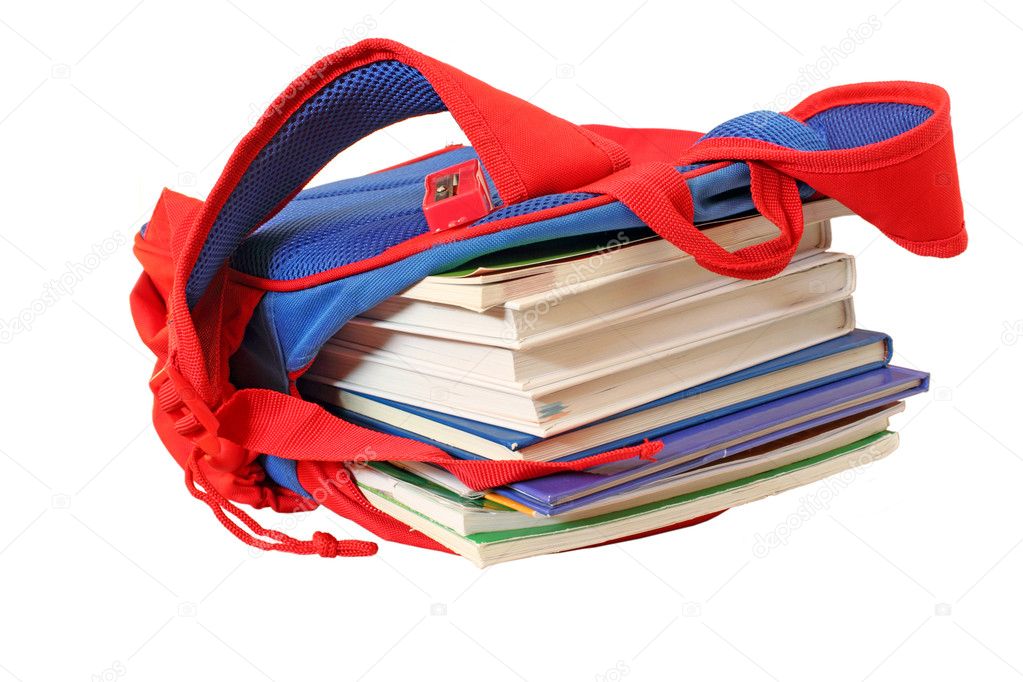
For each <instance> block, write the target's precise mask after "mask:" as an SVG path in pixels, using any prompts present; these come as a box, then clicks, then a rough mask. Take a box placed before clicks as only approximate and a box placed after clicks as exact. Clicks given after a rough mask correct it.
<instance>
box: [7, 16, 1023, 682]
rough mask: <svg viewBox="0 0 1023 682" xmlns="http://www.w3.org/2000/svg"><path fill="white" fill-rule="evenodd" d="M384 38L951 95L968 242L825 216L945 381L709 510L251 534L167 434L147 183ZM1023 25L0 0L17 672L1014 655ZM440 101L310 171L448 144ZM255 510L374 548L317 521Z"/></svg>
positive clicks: (497, 54) (726, 90) (635, 104)
mask: <svg viewBox="0 0 1023 682" xmlns="http://www.w3.org/2000/svg"><path fill="white" fill-rule="evenodd" d="M893 3H894V4H893ZM864 27H866V28H864ZM850 31H852V32H853V34H854V35H858V36H859V37H858V38H857V39H855V40H853V39H849V35H850ZM369 35H372V36H381V37H392V38H395V39H397V40H400V41H402V42H405V43H407V44H410V45H411V46H413V47H416V48H418V49H419V50H421V51H424V52H426V53H427V54H431V55H434V56H436V57H438V58H440V59H442V60H444V61H448V62H450V63H453V64H455V65H457V66H459V67H461V68H463V69H465V70H467V71H469V72H470V73H472V74H474V75H476V76H479V77H481V78H483V79H484V80H488V81H490V82H492V83H494V84H495V85H497V86H498V87H501V88H503V89H506V90H509V91H511V92H513V93H515V94H518V95H520V96H523V97H528V98H531V99H532V100H533V101H534V102H535V103H537V104H539V105H540V106H542V107H545V108H547V109H550V110H552V111H554V112H556V113H558V114H560V115H562V116H564V117H566V118H568V119H570V120H574V121H579V122H594V123H610V124H618V125H631V126H663V127H688V128H692V129H697V130H706V129H709V128H710V127H712V126H713V125H715V124H717V123H718V122H720V121H722V120H725V119H727V118H731V117H732V116H735V115H738V114H740V113H743V112H746V111H749V110H752V109H756V108H762V107H770V108H780V109H784V108H787V107H788V106H790V105H791V104H792V103H794V101H796V100H797V99H799V98H801V97H803V96H805V95H806V94H808V93H809V92H812V91H815V90H818V89H820V88H823V87H826V86H829V85H835V84H840V83H847V82H855V81H861V80H881V79H893V78H904V79H915V80H925V81H931V82H936V83H939V84H941V85H943V86H944V87H946V88H947V89H948V90H949V91H950V92H951V95H952V103H953V124H954V127H955V135H956V142H957V148H958V155H959V162H960V177H961V181H962V190H963V195H964V199H965V202H966V216H967V225H968V228H969V230H970V247H969V250H968V251H967V252H966V254H965V255H963V256H961V257H959V258H957V259H955V260H951V261H938V260H933V259H923V258H918V257H914V256H912V255H911V254H909V253H908V252H906V251H903V250H901V249H900V248H898V247H897V246H895V245H894V244H893V243H891V242H889V241H887V240H886V239H884V238H883V237H880V236H879V233H877V231H876V230H875V229H874V228H872V227H870V226H869V225H867V224H866V223H864V222H862V221H860V220H859V219H856V218H846V219H842V220H840V221H837V222H836V225H835V228H836V230H835V247H836V249H837V250H842V251H847V252H849V253H853V254H856V255H857V258H858V267H859V275H860V286H859V290H858V292H857V298H856V300H857V308H858V314H859V320H860V325H861V326H863V327H866V328H870V329H880V330H884V331H888V332H890V333H892V334H893V335H894V337H895V339H896V349H897V358H896V359H897V362H899V363H901V364H904V365H907V366H910V367H914V368H920V369H926V370H929V371H931V372H932V373H933V386H934V388H933V390H932V391H931V393H930V394H928V395H926V396H921V397H918V398H915V399H914V400H912V401H911V403H910V406H909V409H908V411H907V413H906V414H905V415H904V416H902V417H901V418H900V419H899V420H898V422H897V423H896V427H897V428H898V430H899V431H900V432H901V434H902V437H903V446H902V448H901V449H900V450H899V451H898V452H896V453H895V454H894V455H893V456H891V457H890V458H889V459H888V460H886V461H883V462H881V463H878V464H876V465H874V466H872V467H869V468H867V469H866V470H864V471H863V472H862V473H860V474H859V475H858V476H856V477H855V478H854V479H853V480H851V481H845V482H844V483H843V484H842V485H835V484H834V483H831V484H829V483H821V484H818V485H815V486H810V487H809V488H806V489H801V490H797V491H792V492H789V493H787V494H783V495H779V496H777V497H774V498H772V499H769V500H767V501H764V502H761V503H758V504H755V505H751V506H748V507H745V508H741V509H735V510H732V511H729V512H728V513H726V514H725V515H724V516H722V517H721V518H719V519H717V520H715V521H713V522H711V523H708V524H705V525H702V526H699V527H697V528H694V529H691V530H686V531H682V532H676V533H671V534H667V535H662V536H659V537H654V538H650V539H646V540H641V541H637V542H632V543H628V544H624V545H617V546H611V547H607V548H602V549H594V550H588V551H584V552H575V553H570V554H567V555H563V556H548V557H543V558H538V559H531V560H526V561H521V562H517V563H512V564H506V565H500V566H496V567H494V568H491V569H488V570H485V571H479V570H477V569H476V568H474V567H473V566H472V565H470V564H469V563H468V562H466V561H464V560H462V559H460V558H457V557H451V556H445V555H442V554H437V553H432V552H428V551H424V550H418V549H413V548H407V547H403V546H397V545H384V546H383V547H382V549H381V551H380V554H379V555H378V556H376V557H374V558H367V559H358V560H356V559H335V560H332V561H328V560H323V559H318V558H310V557H293V556H285V555H277V554H274V555H262V556H259V555H253V554H252V553H250V552H249V551H248V550H247V548H246V547H245V546H243V545H242V544H240V543H239V542H237V541H236V540H235V539H234V538H232V537H231V536H230V535H228V533H227V532H226V531H224V530H223V529H222V528H221V527H220V525H219V524H218V523H217V522H216V521H215V520H214V519H213V517H212V516H211V515H210V513H209V511H208V510H207V509H206V508H205V507H204V506H202V505H200V504H199V503H198V502H196V501H194V500H192V499H191V498H190V497H189V496H188V494H187V492H186V491H185V489H184V486H183V484H182V480H181V479H182V474H181V471H180V470H179V469H178V467H177V465H176V464H175V463H174V462H173V461H172V459H171V457H170V456H169V455H168V454H167V453H166V452H165V451H164V450H163V448H162V447H161V445H160V444H159V442H158V440H157V438H156V436H155V434H154V432H153V430H152V429H151V427H150V424H149V409H150V395H149V393H148V390H147V388H146V379H147V378H148V376H149V373H150V370H151V366H152V359H151V357H150V355H149V353H148V352H147V351H146V349H145V348H144V347H143V346H142V344H141V343H140V342H139V341H138V339H137V337H136V335H135V332H134V328H133V325H132V322H131V319H130V316H129V312H128V300H127V298H128V292H129V290H130V288H131V286H132V284H133V282H134V280H135V278H136V277H137V274H138V271H139V267H138V265H137V263H136V262H135V260H134V258H133V256H132V254H131V250H130V246H129V244H130V239H131V236H132V235H133V233H134V231H136V230H137V229H138V228H139V227H140V226H141V224H142V223H143V222H144V221H145V220H146V219H147V218H148V215H149V212H150V211H151V210H152V206H153V204H154V203H155V201H156V198H157V195H158V192H159V190H160V188H161V187H163V186H169V187H173V188H176V189H178V190H180V191H184V192H186V193H191V194H194V195H196V196H200V197H202V196H204V195H205V194H206V192H207V191H208V189H209V188H210V186H211V185H212V183H213V182H214V180H215V179H216V176H217V174H218V173H219V170H220V168H221V166H222V164H223V162H224V161H225V159H226V158H227V155H228V153H229V152H230V150H231V149H232V148H233V146H234V144H235V143H236V142H237V140H238V138H239V137H240V136H241V134H242V133H244V132H245V130H246V129H247V128H248V127H249V126H250V125H251V124H252V122H254V120H255V118H256V116H257V115H258V114H259V113H260V112H261V111H262V109H263V108H265V106H266V105H267V104H268V103H269V102H270V101H271V99H272V98H273V97H274V96H275V95H276V94H277V93H278V92H279V91H280V90H281V89H282V88H283V87H284V86H285V85H286V84H287V83H288V82H289V81H290V80H291V79H292V78H293V77H294V76H296V75H297V74H298V73H299V72H300V71H302V70H303V69H304V68H305V67H306V66H307V65H308V64H310V63H312V62H313V61H314V60H316V59H317V58H318V57H320V56H322V55H324V54H326V53H327V52H329V51H332V50H333V49H335V48H337V47H341V46H343V45H345V44H347V43H348V42H351V41H354V40H356V39H358V38H361V37H365V36H369ZM864 35H866V37H864ZM1021 46H1023V8H1021V7H1020V6H1019V5H1017V4H1015V3H1012V2H1010V1H1009V0H991V2H972V3H962V4H957V5H956V6H955V7H954V8H953V7H948V8H943V7H942V5H941V4H940V3H933V2H924V1H923V0H900V1H899V2H894V0H879V1H877V2H866V3H844V5H843V6H842V7H834V8H832V9H828V8H827V7H826V6H825V4H824V3H820V2H800V3H778V4H776V5H769V4H767V3H757V2H754V0H740V1H739V2H721V3H711V2H700V3H691V4H686V3H680V2H668V1H667V0H660V1H659V0H649V1H648V2H635V1H633V0H626V1H625V2H615V3H595V2H590V3H579V4H578V5H576V6H575V7H569V6H568V3H553V2H515V3H498V2H497V1H496V0H487V2H479V1H478V0H462V1H461V2H457V1H456V2H439V3H438V2H432V3H418V2H413V0H393V1H392V0H366V1H365V2H337V1H336V0H335V1H333V2H323V3H315V4H313V3H309V4H302V3H297V2H289V3H280V2H248V1H243V0H213V1H211V2H198V1H193V2H174V3H170V2H167V3H160V2H156V1H155V0H146V1H144V2H138V3H137V4H136V0H125V1H123V2H107V3H73V2H66V3H57V4H56V6H53V7H44V6H43V3H18V5H17V6H16V7H15V6H13V5H12V4H6V5H5V6H4V8H3V9H2V10H0V59H2V61H3V64H4V67H3V71H2V73H3V81H4V82H3V88H2V89H0V187H2V188H3V190H2V192H3V194H2V197H3V218H2V222H0V258H2V268H0V277H2V284H0V320H2V321H3V322H4V323H5V324H7V323H9V322H10V321H11V320H13V319H16V318H19V317H21V318H22V319H23V320H24V321H27V322H28V326H29V327H30V329H29V330H27V331H21V332H17V333H12V332H11V331H10V329H9V328H8V327H6V326H5V327H4V338H3V341H4V343H3V345H2V346H0V353H2V354H0V372H2V377H3V383H4V390H3V392H2V396H3V397H2V404H0V412H2V414H3V428H2V430H0V481H2V482H3V502H2V503H0V504H2V512H0V614H2V616H0V680H24V681H26V682H28V681H30V680H76V679H77V680H86V679H102V680H113V679H120V678H122V677H123V678H127V679H129V680H133V679H138V680H170V679H218V678H228V679H263V678H266V679H272V680H280V681H283V680H311V679H366V680H384V679H396V678H398V677H399V676H402V677H413V676H415V677H417V678H426V679H432V678H442V677H443V678H460V679H465V678H469V677H485V678H486V679H490V680H495V681H496V680H515V679H527V680H551V679H589V680H619V679H628V680H631V679H636V680H646V679H664V678H666V677H683V676H685V677H693V678H700V679H751V680H754V679H769V678H773V679H778V680H799V679H815V680H816V679H821V678H824V679H842V680H844V679H850V680H861V679H867V678H869V679H872V680H898V679H906V678H914V679H920V678H924V677H930V678H945V679H951V678H964V677H966V676H971V677H976V678H980V679H1015V678H1017V677H1021V676H1023V672H1021V671H1023V648H1021V647H1020V642H1021V641H1023V639H1021V635H1023V626H1021V615H1020V613H1021V598H1023V587H1021V584H1023V581H1021V580H1020V579H1019V576H1020V574H1021V572H1023V548H1021V547H1020V543H1021V541H1023V496H1021V495H1020V487H1021V486H1020V484H1021V483H1023V461H1021V454H1023V430H1021V426H1020V424H1021V421H1023V417H1021V411H1020V407H1021V405H1020V388H1019V385H1020V381H1021V379H1023V372H1021V370H1023V301H1021V297H1020V293H1021V291H1020V280H1019V274H1018V272H1019V267H1020V262H1021V260H1023V243H1021V239H1023V237H1021V234H1020V232H1019V230H1018V227H1017V225H1018V219H1017V216H1018V215H1019V210H1020V209H1019V201H1020V198H1021V192H1020V189H1019V183H1020V180H1019V163H1020V158H1019V157H1020V154H1021V152H1023V148H1021V141H1023V120H1020V119H1021V117H1023V116H1021V115H1023V92H1021V89H1020V88H1018V87H1016V85H1017V84H1018V79H1019V72H1020V67H1021V66H1023V63H1021V62H1023V60H1021ZM825 71H826V73H825ZM433 118H434V119H436V120H424V121H417V122H415V123H412V124H407V125H402V126H398V127H396V128H394V129H393V130H390V131H388V132H386V133H382V134H379V135H377V136H375V137H374V138H372V139H370V140H368V141H366V142H363V143H360V144H359V145H357V146H356V147H355V148H353V149H352V150H350V152H349V153H347V154H345V155H344V158H343V159H341V160H339V161H338V162H336V163H335V164H334V165H333V166H331V167H330V168H328V170H327V171H326V173H325V175H326V176H328V177H330V178H335V177H345V176H348V175H351V174H354V173H360V172H364V171H368V170H372V169H373V168H376V167H383V166H386V165H390V164H392V163H395V162H399V161H401V160H404V159H406V158H409V157H411V156H413V155H418V154H421V153H424V152H427V151H430V150H432V149H435V148H437V147H440V146H442V145H443V144H445V143H446V142H449V141H451V140H456V139H458V134H457V131H456V130H455V129H454V128H453V126H452V124H451V123H450V120H449V119H447V118H446V116H445V117H433ZM54 281H57V282H63V288H60V289H55V288H54V285H53V284H52V282H54ZM48 283H49V284H48ZM55 290H56V291H57V292H58V293H57V294H56V295H54V294H53V292H54V291H55ZM47 292H49V293H47ZM806 508H811V509H812V511H810V512H809V513H801V512H803V511H804V510H805V509H806ZM260 518H261V519H262V520H263V521H264V522H266V523H272V524H275V525H276V526H277V527H282V528H286V529H290V531H292V532H293V533H294V534H296V535H298V536H300V537H308V536H309V534H311V533H312V531H314V530H316V529H320V528H322V529H324V530H328V531H330V532H332V533H335V534H337V535H339V536H342V537H343V536H354V537H359V538H365V537H367V535H368V534H367V533H366V532H364V531H363V530H362V529H361V528H358V527H356V526H354V525H353V524H350V523H348V522H346V521H340V520H337V519H335V518H331V517H330V515H329V514H326V513H321V512H315V513H313V514H310V515H306V517H305V518H289V517H275V516H274V515H272V514H260ZM779 531H782V532H784V533H785V542H784V544H783V545H781V546H780V547H777V548H775V549H773V550H771V551H769V552H767V553H766V556H761V554H763V553H762V552H759V553H758V552H757V550H756V548H757V546H758V543H759V542H760V541H761V539H763V538H768V537H770V536H771V534H772V533H778V532H779Z"/></svg>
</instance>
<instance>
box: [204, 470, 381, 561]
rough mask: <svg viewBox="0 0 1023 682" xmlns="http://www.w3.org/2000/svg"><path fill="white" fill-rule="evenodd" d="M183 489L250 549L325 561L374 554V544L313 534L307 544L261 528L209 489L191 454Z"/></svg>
mask: <svg viewBox="0 0 1023 682" xmlns="http://www.w3.org/2000/svg"><path fill="white" fill-rule="evenodd" d="M196 481H198V483H199V485H200V486H202V490H200V489H199V488H197V487H196V485H195V483H196ZM185 485H186V486H188V492H190V493H192V497H194V498H196V499H197V500H201V501H202V502H205V503H206V505H207V506H208V507H209V508H210V509H211V510H212V511H213V515H214V516H216V517H217V520H218V521H220V523H221V525H223V526H224V528H226V529H227V530H229V531H231V534H232V535H234V536H235V537H236V538H238V539H239V540H241V541H242V542H244V543H245V544H247V545H250V546H252V547H257V548H259V549H263V550H267V551H278V552H287V553H289V554H319V555H320V556H322V557H325V558H328V559H330V558H333V557H336V556H345V557H357V556H372V555H373V554H376V553H377V544H376V543H375V542H367V541H365V540H338V539H337V538H335V537H334V536H333V535H331V534H330V533H324V532H322V531H316V532H315V533H313V537H312V539H311V540H296V539H295V538H293V537H291V536H290V535H286V534H284V533H281V532H280V531H276V530H271V529H269V528H263V527H262V526H261V525H259V524H258V523H257V522H256V520H255V519H253V518H252V517H251V516H249V515H248V514H246V513H245V512H243V511H242V510H241V509H239V508H238V507H236V506H235V505H234V504H232V503H231V501H230V500H228V499H227V498H225V497H224V496H223V495H221V494H220V493H219V492H217V489H216V488H214V487H213V486H212V485H210V482H209V479H207V478H206V474H204V473H203V471H202V468H201V467H200V466H199V460H198V459H197V458H196V455H195V453H193V454H192V456H191V457H190V458H189V460H188V463H187V465H186V466H185ZM225 510H226V512H227V513H230V514H231V516H233V517H235V518H236V519H238V520H239V521H241V522H242V523H243V524H245V526H246V527H247V528H248V529H249V531H251V533H250V532H247V531H246V530H245V529H244V528H242V527H241V526H239V525H238V524H237V523H235V522H234V520H232V519H231V518H230V517H229V516H228V515H227V513H225ZM258 536H262V537H263V538H269V539H271V540H275V542H267V541H266V540H263V539H260V537H258Z"/></svg>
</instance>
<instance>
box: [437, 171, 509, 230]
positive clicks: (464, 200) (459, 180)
mask: <svg viewBox="0 0 1023 682" xmlns="http://www.w3.org/2000/svg"><path fill="white" fill-rule="evenodd" d="M493 208H494V203H493V202H492V201H491V200H490V188H489V187H488V186H487V181H486V179H485V178H484V177H483V169H482V168H481V167H480V162H479V161H476V160H475V159H474V160H472V161H466V162H465V163H460V164H458V165H457V166H451V167H450V168H445V169H444V170H440V171H437V172H436V173H431V174H430V175H427V176H426V195H425V196H424V197H423V215H425V216H426V224H427V225H428V226H429V228H430V232H440V231H441V230H449V229H451V228H452V227H460V226H462V225H468V224H469V223H471V222H475V221H476V220H479V219H480V218H482V217H483V216H485V215H487V214H488V213H490V211H491V210H492V209H493Z"/></svg>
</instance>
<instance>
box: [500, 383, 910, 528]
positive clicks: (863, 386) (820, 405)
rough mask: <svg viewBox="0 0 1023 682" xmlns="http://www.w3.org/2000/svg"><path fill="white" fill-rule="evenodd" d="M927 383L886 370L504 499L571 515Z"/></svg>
mask: <svg viewBox="0 0 1023 682" xmlns="http://www.w3.org/2000/svg"><path fill="white" fill-rule="evenodd" d="M929 378H930V377H929V375H928V374H927V373H926V372H918V371H915V370H910V369H904V368H902V367H884V368H881V369H877V370H874V371H871V372H867V373H865V374H859V375H856V376H853V377H849V378H847V379H842V380H841V381H837V382H834V383H831V384H826V385H824V386H820V387H818V388H814V389H811V390H808V391H803V392H801V393H797V394H795V395H791V396H788V397H786V398H781V399H778V400H773V401H771V402H769V403H764V404H763V405H759V406H757V407H751V408H749V409H746V410H742V411H741V412H736V413H734V414H731V415H728V416H724V417H718V418H716V419H712V420H710V421H706V422H703V423H702V424H698V425H696V426H692V427H689V428H685V429H681V430H679V431H675V432H673V433H669V434H666V435H665V436H662V437H661V438H660V440H661V442H662V443H663V444H664V447H663V448H662V449H661V451H660V452H659V453H657V457H656V461H654V462H649V463H647V462H633V463H627V464H624V465H623V464H619V463H616V464H615V465H609V466H605V467H598V468H596V469H590V470H587V471H572V472H563V473H557V474H552V475H550V476H544V477H543V478H536V479H533V480H530V481H522V482H520V483H514V484H512V485H510V486H508V487H507V488H504V489H501V490H499V492H501V493H503V494H504V495H506V496H508V497H510V498H511V499H513V500H515V501H517V502H520V503H522V504H525V505H526V506H528V507H530V508H532V509H534V510H536V511H538V512H540V513H542V514H553V513H558V512H564V511H568V510H571V509H575V508H578V507H581V506H584V505H586V504H590V503H592V502H593V501H594V499H599V498H600V496H601V495H605V496H606V495H607V494H620V493H621V492H623V491H625V490H630V489H633V488H637V487H642V486H644V485H648V484H650V483H652V482H654V481H657V480H661V479H664V478H665V477H668V476H675V475H678V474H681V473H684V472H686V471H689V470H692V469H696V468H698V467H706V466H707V465H710V464H712V463H714V462H716V461H719V460H722V459H725V458H727V457H733V456H736V455H739V454H741V453H743V452H745V451H747V450H752V449H755V448H758V447H762V446H764V445H765V444H767V443H771V442H774V441H779V440H783V439H785V438H789V437H792V436H796V435H798V434H800V433H801V432H805V431H808V430H812V429H816V428H819V427H821V426H822V425H826V424H829V423H832V422H836V421H841V420H843V419H848V418H852V417H855V416H857V415H860V414H862V413H864V412H868V411H870V410H875V409H878V408H881V407H884V406H888V405H891V404H892V403H894V402H897V401H901V400H905V399H906V398H908V397H910V396H912V395H916V394H918V393H922V392H924V391H926V390H927V388H928V382H929ZM630 464H631V465H630ZM625 466H628V468H625Z"/></svg>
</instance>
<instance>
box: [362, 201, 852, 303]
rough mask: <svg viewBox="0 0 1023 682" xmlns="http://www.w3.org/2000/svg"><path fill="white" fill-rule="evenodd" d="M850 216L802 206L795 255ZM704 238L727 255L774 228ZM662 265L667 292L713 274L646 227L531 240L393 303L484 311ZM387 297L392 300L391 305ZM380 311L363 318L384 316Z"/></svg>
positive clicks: (748, 226) (756, 220)
mask: <svg viewBox="0 0 1023 682" xmlns="http://www.w3.org/2000/svg"><path fill="white" fill-rule="evenodd" d="M849 214H850V211H849V210H848V209H847V208H845V207H844V206H842V205H841V204H840V203H839V202H837V201H835V200H834V199H822V200H819V201H814V202H810V203H807V204H805V205H804V206H803V216H804V217H803V221H804V225H805V226H806V228H805V229H804V236H803V239H802V240H801V241H800V245H799V249H798V251H799V252H803V253H805V252H807V251H809V250H812V249H825V248H827V247H828V245H829V242H830V229H829V228H828V225H827V221H828V219H830V218H834V217H838V216H842V215H849ZM701 228H702V229H703V231H704V233H705V234H706V235H707V236H708V237H710V238H711V239H712V240H714V241H715V242H717V243H718V244H719V245H721V246H722V247H723V248H725V249H727V250H729V251H735V250H737V249H741V248H744V247H747V246H752V245H754V244H759V243H761V242H764V241H767V240H768V239H771V238H772V237H774V236H776V235H777V232H778V229H777V228H776V227H775V226H774V225H773V224H772V223H771V222H770V221H769V220H767V219H766V218H764V217H763V216H761V215H754V216H750V217H747V218H739V219H736V220H729V221H723V222H720V223H718V224H707V225H702V226H701ZM658 265H667V266H668V270H669V272H670V276H671V277H672V278H674V281H675V283H676V284H675V288H676V289H678V288H682V286H696V285H698V284H699V282H701V281H710V280H711V279H712V278H714V277H716V276H715V275H714V274H713V273H710V272H709V271H707V270H704V269H703V268H701V267H699V266H698V265H696V262H695V260H694V259H693V257H692V256H691V255H689V254H687V253H685V252H684V251H681V250H679V249H678V248H677V247H676V246H674V245H673V244H671V243H670V242H667V241H665V240H663V239H660V238H658V237H655V236H652V232H650V231H649V230H645V229H641V230H629V231H623V232H616V233H614V234H600V235H591V236H586V237H573V238H569V239H559V240H551V241H548V242H539V243H535V244H530V245H528V246H522V247H516V248H512V249H506V250H503V251H498V252H495V253H492V254H488V255H487V256H485V257H483V258H480V259H477V260H475V261H471V262H469V263H465V264H463V265H461V266H459V267H458V268H455V269H454V270H453V271H450V272H447V273H442V274H439V275H432V276H430V277H426V278H425V279H423V280H422V281H420V282H419V283H417V284H415V285H413V286H412V287H410V288H409V289H407V290H406V291H404V292H402V293H401V294H400V296H398V297H395V299H404V300H417V301H427V302H431V303H440V304H444V305H450V306H457V307H461V308H465V309H468V310H472V311H477V312H480V311H484V310H487V309H489V308H493V307H495V306H502V305H504V304H505V302H506V301H509V300H515V299H520V298H525V297H529V296H537V295H543V294H546V293H548V292H551V291H556V290H558V289H563V288H565V287H569V288H577V287H582V286H584V285H585V284H586V283H587V282H590V281H593V280H597V279H600V278H604V277H609V276H612V275H615V274H618V273H622V272H626V271H635V270H638V269H643V268H648V267H650V266H658ZM395 299H392V301H394V300H395ZM393 309H394V308H393V307H387V306H384V307H382V308H378V309H376V310H375V311H370V312H369V313H367V314H366V315H367V316H369V317H378V316H380V315H381V314H382V315H387V314H388V311H390V310H393Z"/></svg>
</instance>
